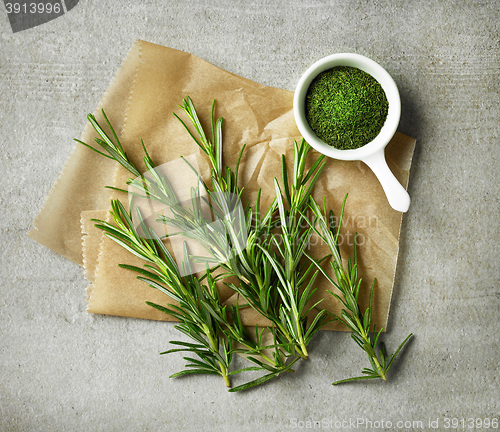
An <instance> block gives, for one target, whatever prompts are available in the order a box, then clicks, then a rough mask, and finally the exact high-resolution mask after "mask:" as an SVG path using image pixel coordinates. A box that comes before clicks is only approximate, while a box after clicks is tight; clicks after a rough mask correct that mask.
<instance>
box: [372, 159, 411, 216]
mask: <svg viewBox="0 0 500 432" xmlns="http://www.w3.org/2000/svg"><path fill="white" fill-rule="evenodd" d="M362 161H363V162H364V163H365V164H366V165H368V166H369V167H370V169H371V170H372V171H373V173H374V174H375V176H376V177H377V178H378V181H379V182H380V184H381V185H382V188H383V189H384V192H385V195H386V196H387V200H388V201H389V204H390V205H391V207H392V208H393V209H394V210H397V211H399V212H402V213H405V212H407V211H408V209H409V208H410V195H408V192H406V189H405V188H404V187H403V186H401V184H400V183H399V182H398V180H397V179H396V177H395V176H394V174H393V173H392V171H391V170H390V169H389V166H388V165H387V161H386V160H385V154H384V149H382V150H381V151H379V152H377V153H374V154H372V155H370V156H368V157H366V158H363V159H362Z"/></svg>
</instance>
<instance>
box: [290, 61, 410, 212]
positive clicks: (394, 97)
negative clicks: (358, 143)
mask: <svg viewBox="0 0 500 432" xmlns="http://www.w3.org/2000/svg"><path fill="white" fill-rule="evenodd" d="M335 66H352V67H356V68H358V69H361V70H363V71H365V72H367V73H369V74H370V75H371V76H373V77H374V78H375V79H376V80H377V81H378V82H379V83H380V85H381V86H382V88H383V89H384V92H385V95H386V97H387V101H388V102H389V111H388V113H387V119H386V121H385V123H384V125H383V127H382V129H381V130H380V133H379V134H378V135H377V136H376V137H375V139H374V140H373V141H370V142H369V143H368V144H366V145H364V146H363V147H360V148H357V149H354V150H339V149H336V148H334V147H332V146H330V145H328V144H326V143H325V142H324V141H322V140H321V139H319V138H318V137H317V136H316V134H315V133H314V132H313V130H312V129H311V127H310V126H309V123H308V122H307V119H306V94H307V90H308V89H309V86H310V85H311V82H312V81H313V80H314V78H316V76H317V75H318V74H320V73H321V72H323V71H325V70H327V69H331V68H333V67H335ZM293 113H294V116H295V122H296V123H297V127H298V128H299V131H300V133H301V134H302V136H303V137H304V138H305V140H306V141H307V142H308V143H309V144H310V145H311V146H312V147H313V148H315V149H316V150H317V151H319V152H320V153H323V154H325V155H327V156H330V157H332V158H334V159H340V160H346V161H354V160H360V161H363V162H364V163H365V164H366V165H368V166H369V167H370V169H371V170H372V171H373V172H374V174H375V175H376V176H377V178H378V180H379V181H380V184H381V185H382V188H383V189H384V192H385V194H386V196H387V200H388V201H389V204H390V205H391V207H392V208H393V209H395V210H397V211H400V212H403V213H404V212H406V211H407V210H408V208H409V207H410V196H409V195H408V192H406V190H405V188H404V187H403V186H401V184H400V183H399V182H398V180H397V179H396V177H394V174H393V173H392V172H391V170H390V169H389V167H388V166H387V162H386V160H385V153H384V150H385V146H386V145H387V144H388V143H389V141H390V140H391V138H392V137H393V136H394V134H395V133H396V129H397V127H398V124H399V119H400V116H401V99H400V97H399V91H398V88H397V86H396V83H395V82H394V80H393V79H392V77H391V76H390V75H389V73H388V72H387V71H386V70H385V69H384V68H383V67H382V66H380V65H379V64H378V63H376V62H374V61H373V60H371V59H369V58H368V57H365V56H362V55H359V54H351V53H341V54H332V55H330V56H328V57H325V58H322V59H321V60H318V61H317V62H316V63H314V64H313V65H312V66H311V67H310V68H309V69H307V70H306V72H305V73H304V74H303V75H302V77H301V78H300V80H299V83H298V84H297V88H296V89H295V95H294V98H293Z"/></svg>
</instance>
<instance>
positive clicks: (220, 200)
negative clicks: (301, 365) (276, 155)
mask: <svg viewBox="0 0 500 432" xmlns="http://www.w3.org/2000/svg"><path fill="white" fill-rule="evenodd" d="M213 107H214V106H213V105H212V115H211V117H212V131H213V132H214V133H215V134H216V136H213V137H212V140H209V139H208V138H207V136H206V134H205V132H204V131H203V129H202V128H201V123H200V121H199V119H198V117H197V114H196V110H195V109H194V106H193V104H192V102H191V100H190V99H189V98H187V99H186V100H185V101H184V104H183V106H182V107H181V108H183V110H184V111H185V112H186V114H188V117H189V118H190V120H191V122H192V123H193V125H194V127H195V130H196V132H197V133H198V136H199V139H196V138H195V136H194V134H192V133H191V132H190V134H191V136H192V137H193V139H195V141H196V142H197V143H198V145H199V146H200V148H202V149H203V151H204V152H205V153H207V155H208V156H209V158H210V160H211V162H212V164H213V165H212V171H211V182H212V186H213V189H209V188H208V187H207V185H206V184H204V187H205V190H206V192H208V193H209V196H210V198H211V200H212V202H213V203H214V205H213V206H212V207H211V208H212V209H214V208H220V209H222V213H223V215H224V216H226V217H224V218H221V220H223V221H225V222H226V231H225V233H226V234H227V237H229V239H230V241H231V245H232V246H235V247H237V249H238V250H237V252H238V253H237V254H232V255H231V254H230V255H227V250H223V248H222V247H219V246H220V244H222V243H224V242H225V241H226V240H227V238H226V235H223V236H222V237H223V238H215V241H214V233H213V232H208V231H207V230H206V229H204V228H206V227H207V225H208V224H207V220H206V219H204V218H203V216H202V215H201V212H199V211H197V208H199V206H200V195H199V194H194V195H192V196H193V198H192V200H191V203H192V205H193V206H192V208H191V209H188V210H186V209H184V208H179V206H178V201H177V200H176V197H175V193H174V191H173V190H172V189H171V186H170V185H169V183H168V181H167V180H166V179H165V178H163V177H162V176H160V175H159V174H158V173H157V172H156V171H155V165H154V163H153V161H152V160H151V158H150V156H149V154H148V153H147V151H146V149H145V147H144V144H143V148H144V153H145V156H144V162H145V165H146V167H147V168H148V169H149V174H150V176H145V175H139V176H138V177H137V179H135V180H133V179H129V181H128V184H131V185H132V186H134V187H135V188H136V189H138V190H139V192H141V193H143V194H144V195H142V196H144V197H148V198H152V199H155V200H158V201H161V202H163V203H167V204H168V205H169V206H170V208H171V209H172V210H173V212H174V218H165V217H163V218H162V217H160V220H161V221H162V222H164V223H167V224H171V225H175V226H177V227H181V228H183V229H184V231H185V232H186V233H187V232H190V233H191V235H193V234H192V233H195V234H196V238H197V239H198V240H200V241H201V242H202V243H204V244H205V245H208V246H209V247H208V249H209V251H210V252H212V253H213V254H214V255H215V258H217V259H219V260H220V259H221V257H222V258H224V260H225V261H224V260H223V261H224V262H223V263H222V264H220V266H221V267H222V268H223V269H225V270H226V273H225V274H223V275H219V276H218V277H217V279H221V278H223V277H225V276H228V275H233V276H237V278H238V279H239V280H240V281H243V283H249V284H252V282H255V278H256V279H259V272H260V271H261V270H262V269H264V272H265V273H266V274H265V275H264V278H263V279H262V280H260V283H259V284H257V285H256V286H258V287H259V289H261V292H260V293H259V294H260V299H261V300H262V302H263V303H264V304H266V305H267V306H268V307H269V306H272V307H271V309H274V310H275V309H276V307H277V306H276V304H277V303H278V301H276V298H277V295H278V294H277V293H276V292H275V290H273V289H272V288H273V286H274V285H273V283H270V279H269V278H270V276H271V275H272V271H271V270H272V267H271V265H269V263H268V262H267V260H265V259H264V258H263V256H262V253H261V252H260V250H259V249H258V248H257V247H256V244H257V243H258V242H257V240H260V239H261V238H262V235H264V236H267V237H268V238H269V236H270V230H271V228H272V215H273V209H274V208H276V204H275V203H273V205H272V206H271V207H270V209H268V211H267V212H266V213H265V214H264V216H263V217H262V218H261V217H260V208H259V205H260V204H259V200H258V202H257V206H256V212H255V220H256V222H257V223H256V226H255V227H254V226H253V225H252V223H251V221H253V212H252V210H251V208H250V207H249V206H248V207H247V210H246V214H245V215H243V216H246V217H244V218H243V220H242V221H241V220H240V221H239V223H240V226H241V225H243V227H245V228H246V229H247V231H248V234H249V244H247V245H246V246H247V247H246V248H245V247H241V246H240V247H239V248H238V238H237V233H235V232H234V226H233V222H234V220H231V218H229V220H228V218H227V215H228V214H230V213H231V212H230V211H229V207H230V206H231V205H232V204H231V202H230V200H231V199H233V198H234V197H235V196H236V197H239V196H240V195H241V190H240V189H239V188H238V187H237V172H238V167H239V161H240V159H241V153H240V156H239V159H238V163H237V165H236V171H235V172H233V171H232V170H230V169H229V168H228V167H225V169H224V167H223V166H222V162H221V160H222V156H221V152H222V146H221V138H220V134H221V125H222V120H221V119H219V120H217V121H214V117H213V113H214V109H213ZM105 118H106V117H105ZM89 120H90V121H91V123H92V124H93V125H94V126H96V125H97V127H95V129H96V131H97V133H98V134H99V135H100V136H101V139H96V143H97V144H99V145H100V146H101V147H102V148H103V150H105V151H107V152H108V153H109V155H110V157H112V158H113V159H116V160H117V161H118V162H120V163H121V165H122V166H124V167H125V168H126V169H128V170H129V171H130V172H131V173H132V174H134V175H137V173H138V170H137V168H136V167H135V166H134V165H133V163H132V162H131V161H130V160H129V159H128V157H127V155H126V153H125V152H124V151H123V150H122V146H121V144H120V142H119V140H118V137H117V135H116V133H115V132H114V130H113V128H112V126H111V124H109V122H108V126H109V128H110V130H111V131H112V134H113V136H114V139H115V141H116V144H114V143H113V140H112V139H111V138H110V137H108V136H107V135H106V133H105V132H104V130H103V129H102V128H101V127H100V126H99V125H98V123H97V122H96V121H95V119H94V118H93V117H92V116H89ZM183 124H184V123H183ZM184 126H185V127H186V129H188V130H189V128H188V127H187V126H186V125H185V124H184ZM103 143H104V145H103ZM86 146H87V147H90V146H89V145H86ZM93 150H95V149H93ZM96 151H97V150H96ZM98 153H101V154H104V153H102V152H99V151H98ZM214 164H215V165H214ZM151 176H152V178H150V177H151ZM116 189H117V188H116ZM118 190H122V189H118ZM118 203H119V202H114V203H113V206H112V211H111V214H112V216H113V219H114V221H115V225H116V226H113V225H111V224H108V223H106V222H104V221H96V222H97V226H98V227H99V228H101V229H104V230H105V231H107V232H106V235H107V236H108V237H110V238H112V239H113V240H114V241H116V242H117V243H118V244H120V245H121V246H122V247H124V248H125V249H127V250H128V251H129V252H131V253H133V254H134V255H136V256H138V257H140V258H141V259H143V260H145V261H147V262H148V263H149V262H151V260H152V257H151V253H152V254H153V255H154V254H156V253H158V254H160V255H161V256H157V257H156V259H157V261H155V264H156V267H155V268H156V273H158V275H156V278H153V277H152V273H151V270H152V267H151V265H150V264H147V265H146V267H147V268H148V270H144V269H141V268H139V267H134V266H126V265H123V266H122V267H124V268H127V269H129V270H133V271H136V272H138V273H140V274H141V276H139V279H140V280H142V281H144V282H147V283H148V284H149V285H150V286H152V287H154V288H156V289H159V290H160V291H162V292H164V293H165V294H167V295H169V296H170V297H171V298H173V299H174V300H176V301H178V302H179V295H178V292H186V291H188V292H189V290H190V289H191V290H193V289H195V291H194V292H196V293H198V297H193V296H191V297H188V298H187V300H186V299H185V301H184V303H183V304H182V305H180V306H179V307H180V308H181V309H176V307H172V306H167V307H164V306H159V305H154V304H150V305H151V306H153V307H156V308H157V309H159V310H161V311H163V312H165V313H168V314H170V315H172V316H174V317H175V318H177V319H179V320H180V321H181V324H179V325H178V326H177V328H178V329H179V330H181V331H183V332H184V333H185V334H187V335H188V336H190V337H191V338H192V339H194V341H195V342H197V343H198V344H195V345H196V346H193V345H192V344H191V345H189V346H188V345H183V347H182V348H178V349H175V350H176V351H178V350H189V351H192V352H194V353H196V354H197V355H198V356H200V355H201V356H203V358H202V359H201V360H197V361H194V360H193V358H189V361H190V362H191V363H189V364H188V365H187V367H189V368H191V369H188V370H189V371H190V372H189V373H195V372H193V371H196V373H202V372H206V373H219V374H220V375H222V376H223V377H224V379H225V380H226V381H227V376H228V375H229V374H230V373H231V374H234V373H238V372H241V371H246V370H263V371H265V372H267V374H266V375H265V376H264V377H261V378H259V379H257V380H254V381H251V382H249V383H245V384H243V385H242V386H238V387H237V388H235V389H234V390H241V389H245V388H249V387H251V386H254V385H258V384H261V383H263V382H265V381H267V380H268V379H271V378H273V377H275V376H277V375H278V374H280V373H281V372H284V371H289V370H290V367H291V365H292V364H294V363H295V361H296V359H295V360H294V359H293V358H292V359H290V361H288V362H287V359H289V358H290V357H291V354H290V353H289V352H288V351H291V352H292V353H293V352H294V350H293V349H290V348H289V347H288V346H284V345H283V344H281V343H280V341H281V340H283V339H284V338H283V335H282V334H281V332H280V330H279V329H278V330H277V329H276V328H270V329H269V331H270V332H271V334H272V335H273V337H274V343H273V344H271V345H262V341H261V337H260V333H259V332H258V331H257V330H256V332H255V336H251V335H250V334H249V333H248V331H247V330H246V329H245V328H244V327H243V326H242V324H241V319H240V315H239V309H240V306H238V305H237V306H236V307H234V306H233V307H231V308H228V307H226V306H223V305H222V304H221V302H220V299H218V297H217V296H216V284H215V282H216V278H214V277H212V274H211V272H210V271H208V270H207V272H206V274H205V275H204V276H202V277H201V278H196V277H194V276H193V275H189V276H188V277H187V279H186V278H185V279H183V278H181V279H179V280H176V284H174V286H173V287H172V286H171V284H172V283H173V282H172V281H171V280H170V279H169V278H168V277H162V276H161V275H162V274H163V273H164V271H165V269H166V268H170V267H172V266H174V267H175V265H176V263H175V261H173V259H172V257H171V256H170V255H166V254H165V253H164V251H163V249H158V247H160V245H159V243H158V242H160V243H162V241H161V239H160V238H159V237H158V236H157V235H156V234H155V236H156V237H153V239H151V238H149V239H148V238H147V237H148V236H146V238H143V236H140V235H139V233H138V232H137V230H136V229H135V228H134V226H133V222H132V210H131V209H129V211H128V212H126V211H125V210H124V208H123V206H122V205H121V204H118ZM138 216H139V218H140V221H141V224H140V227H139V228H140V231H141V234H144V233H145V232H148V227H147V226H146V225H145V224H144V221H143V220H142V219H141V215H140V212H138ZM233 216H234V215H233ZM237 217H240V218H241V214H238V215H237ZM120 221H121V222H120ZM242 222H243V224H242ZM215 234H217V233H215ZM218 234H220V233H218ZM223 234H224V231H223ZM216 237H217V236H216ZM219 237H220V236H219ZM217 240H219V242H218V241H217ZM235 240H236V241H235ZM162 244H163V243H162ZM155 245H156V246H157V249H156V250H155V249H154V248H153V249H151V248H152V247H153V246H155ZM244 246H245V245H244ZM248 246H249V247H248ZM163 248H164V245H163ZM255 251H257V254H256V255H253V254H252V252H255ZM225 253H226V255H225ZM192 258H193V257H190V256H188V254H187V251H186V253H185V260H190V259H192ZM165 260H166V261H167V264H166V265H165V263H163V261H165ZM262 263H264V264H265V265H264V266H262V265H261V264H262ZM207 264H208V262H207ZM184 265H189V261H187V264H186V263H185V264H184ZM266 269H267V270H266ZM166 276H168V275H166ZM179 276H180V274H179V272H178V274H177V277H179ZM245 276H246V277H245ZM274 278H275V277H274ZM203 279H206V280H207V282H208V286H209V290H210V292H212V295H211V297H210V298H209V299H207V298H204V299H203V301H201V302H200V301H199V300H197V298H199V287H200V286H201V280H203ZM165 285H166V286H165ZM238 285H239V284H238ZM234 286H236V285H234ZM193 287H194V288H193ZM262 288H263V289H264V290H265V291H263V290H262ZM273 296H274V297H275V299H274V300H270V298H271V297H273ZM190 300H191V301H195V300H197V305H196V307H195V308H194V309H192V308H191V309H189V308H188V306H189V305H188V303H189V301H190ZM244 300H245V301H246V303H247V304H248V303H249V301H248V300H249V299H248V298H245V297H244ZM250 303H251V302H250ZM184 309H188V314H186V313H182V311H183V310H184ZM187 317H188V318H189V319H188V318H187ZM193 317H197V318H198V319H199V317H203V318H204V319H205V321H203V322H197V321H196V320H195V319H194V318H193ZM268 317H270V318H272V319H271V321H273V322H279V319H280V316H279V315H273V313H270V314H269V315H268ZM281 317H283V315H282V316H281ZM209 318H211V319H213V320H215V321H214V322H211V321H210V320H209ZM214 323H216V324H217V325H215V324H214ZM280 327H283V326H280ZM207 329H208V330H207ZM197 333H198V336H199V335H200V334H201V335H204V338H205V339H206V340H205V344H204V346H205V347H206V348H207V350H208V352H210V354H211V356H212V358H211V359H210V361H208V360H209V354H207V352H201V351H200V349H201V348H200V347H199V346H198V345H199V343H201V341H200V340H198V339H197V336H196V335H197ZM222 340H224V341H226V343H225V344H221V345H220V346H221V347H222V348H223V349H222V352H221V353H219V351H218V347H219V343H220V341H222ZM173 343H174V344H177V342H176V341H173ZM234 343H237V344H239V345H240V346H242V347H243V348H234V349H233V344H234ZM265 350H274V354H273V355H272V357H269V356H266V354H265V353H264V351H265ZM166 352H173V351H172V350H169V351H166ZM235 352H238V353H242V354H245V355H246V357H247V358H248V359H249V360H250V361H252V362H253V363H254V364H256V365H257V366H255V367H253V368H250V369H249V368H244V369H242V370H241V371H235V372H230V373H229V372H228V366H229V363H230V356H231V355H232V354H233V353H235ZM259 356H260V358H261V359H262V360H263V361H261V360H259V359H258V357H259ZM214 358H215V359H217V361H215V360H214ZM200 361H202V362H204V366H203V367H202V366H201V365H200V363H199V362H200ZM197 362H198V363H197ZM216 364H218V369H217V368H216V367H215V365H216ZM196 365H197V366H198V367H195V366H196ZM208 371H211V372H208ZM184 373H187V372H185V371H183V372H181V373H179V374H175V376H178V375H180V374H184Z"/></svg>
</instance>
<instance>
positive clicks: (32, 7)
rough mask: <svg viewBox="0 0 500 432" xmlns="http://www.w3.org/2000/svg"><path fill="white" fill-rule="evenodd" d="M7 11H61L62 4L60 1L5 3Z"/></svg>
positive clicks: (27, 12)
mask: <svg viewBox="0 0 500 432" xmlns="http://www.w3.org/2000/svg"><path fill="white" fill-rule="evenodd" d="M5 9H7V13H8V14H10V13H15V14H18V13H23V14H42V13H56V14H57V13H60V12H61V11H62V6H61V4H60V3H54V4H51V3H24V4H21V3H5Z"/></svg>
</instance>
